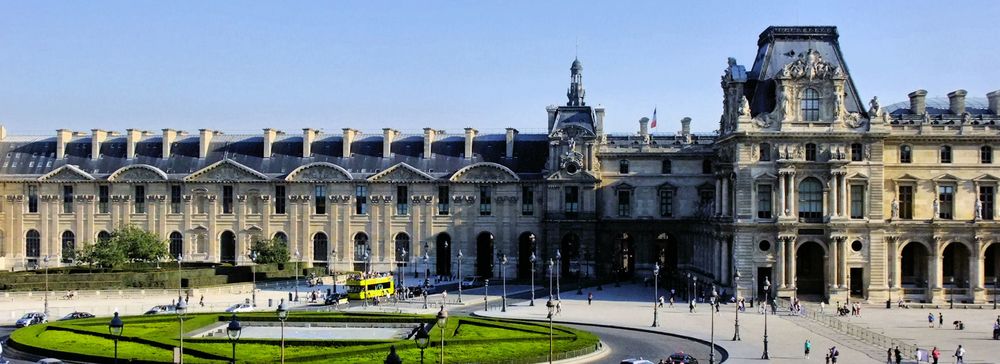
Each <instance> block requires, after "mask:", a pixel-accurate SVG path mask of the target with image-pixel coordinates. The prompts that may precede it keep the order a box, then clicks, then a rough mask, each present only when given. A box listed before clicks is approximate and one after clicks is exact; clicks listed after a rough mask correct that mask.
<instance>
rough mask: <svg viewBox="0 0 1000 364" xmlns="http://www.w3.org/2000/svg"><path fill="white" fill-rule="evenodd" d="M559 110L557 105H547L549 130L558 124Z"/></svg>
mask: <svg viewBox="0 0 1000 364" xmlns="http://www.w3.org/2000/svg"><path fill="white" fill-rule="evenodd" d="M557 110H559V108H558V107H556V105H549V106H546V107H545V112H547V113H548V114H549V132H552V128H554V127H555V126H556V111H557Z"/></svg>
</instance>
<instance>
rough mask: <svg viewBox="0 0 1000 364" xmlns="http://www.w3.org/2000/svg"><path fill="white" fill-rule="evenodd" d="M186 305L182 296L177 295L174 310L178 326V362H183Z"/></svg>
mask: <svg viewBox="0 0 1000 364" xmlns="http://www.w3.org/2000/svg"><path fill="white" fill-rule="evenodd" d="M187 309H188V305H187V302H185V301H184V297H177V305H176V306H174V311H176V312H177V321H178V322H180V326H179V327H178V328H177V339H178V340H179V341H180V362H181V364H184V315H185V314H186V313H187Z"/></svg>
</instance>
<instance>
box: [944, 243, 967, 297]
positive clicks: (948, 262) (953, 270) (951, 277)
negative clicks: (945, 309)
mask: <svg viewBox="0 0 1000 364" xmlns="http://www.w3.org/2000/svg"><path fill="white" fill-rule="evenodd" d="M971 256H972V250H970V249H969V246H968V245H966V244H964V243H962V242H957V241H951V242H948V243H947V244H944V247H943V248H942V249H941V277H942V278H943V279H944V280H943V281H942V282H941V283H943V284H947V285H948V286H951V287H954V288H967V287H968V286H969V284H970V283H971V282H972V276H971V274H970V271H969V259H970V258H971Z"/></svg>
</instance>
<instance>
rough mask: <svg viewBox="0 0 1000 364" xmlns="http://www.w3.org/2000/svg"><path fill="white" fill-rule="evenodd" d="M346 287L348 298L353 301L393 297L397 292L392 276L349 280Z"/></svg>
mask: <svg viewBox="0 0 1000 364" xmlns="http://www.w3.org/2000/svg"><path fill="white" fill-rule="evenodd" d="M346 286H347V298H349V299H352V300H363V299H368V298H375V297H382V296H391V295H392V294H393V293H395V292H396V286H395V283H394V278H393V277H392V276H385V277H376V278H363V279H348V280H347V284H346Z"/></svg>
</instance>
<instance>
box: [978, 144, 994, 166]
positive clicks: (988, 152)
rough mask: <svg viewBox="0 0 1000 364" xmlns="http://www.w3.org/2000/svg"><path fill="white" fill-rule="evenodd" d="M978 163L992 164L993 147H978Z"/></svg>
mask: <svg viewBox="0 0 1000 364" xmlns="http://www.w3.org/2000/svg"><path fill="white" fill-rule="evenodd" d="M979 163H982V164H993V147H991V146H989V145H984V146H982V147H979Z"/></svg>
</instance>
